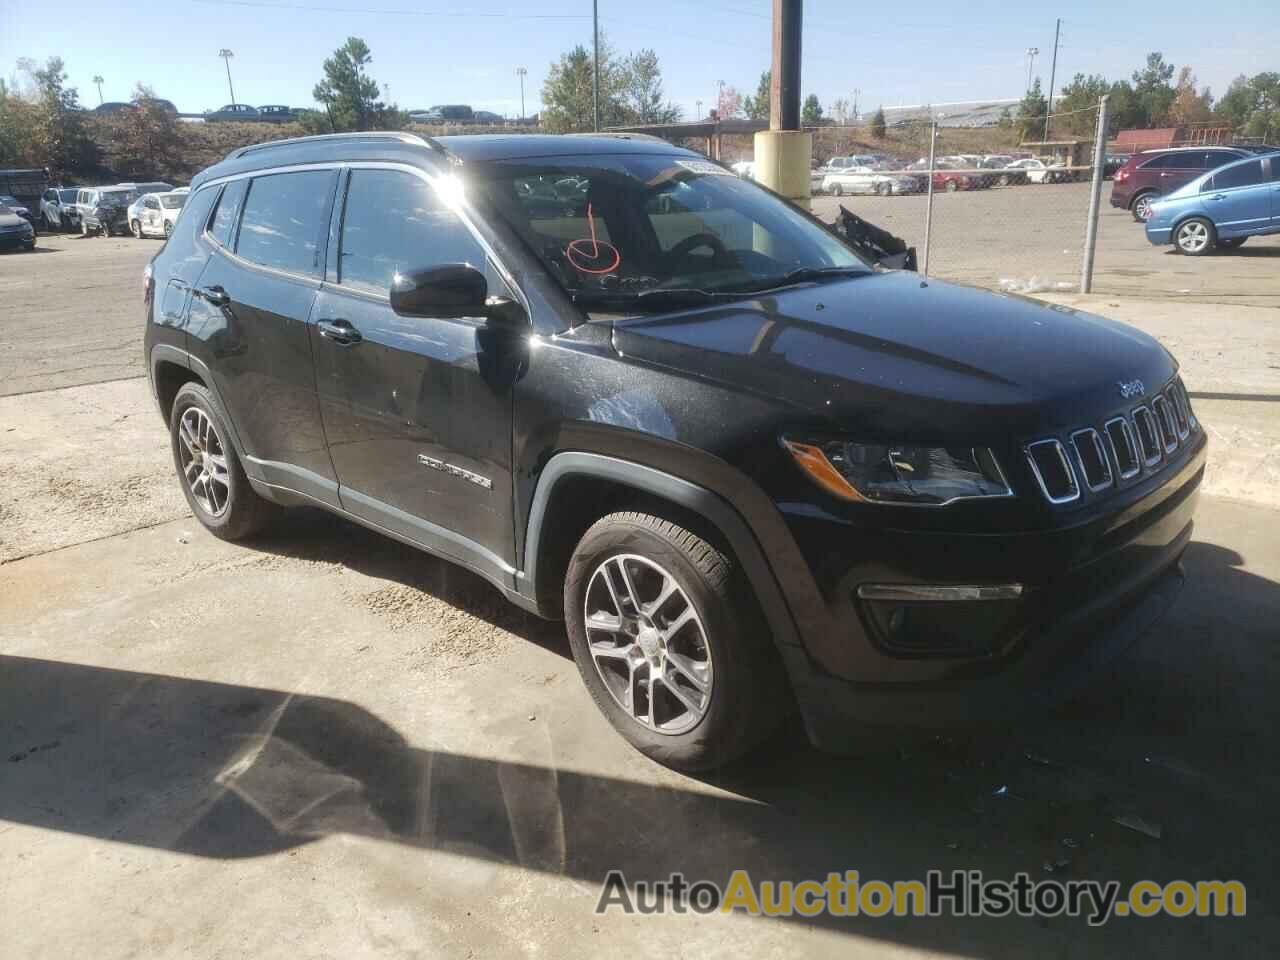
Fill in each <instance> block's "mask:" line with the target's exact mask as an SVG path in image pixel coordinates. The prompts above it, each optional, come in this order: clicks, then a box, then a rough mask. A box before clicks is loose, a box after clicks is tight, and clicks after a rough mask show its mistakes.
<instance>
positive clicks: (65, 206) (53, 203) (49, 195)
mask: <svg viewBox="0 0 1280 960" xmlns="http://www.w3.org/2000/svg"><path fill="white" fill-rule="evenodd" d="M77 193H79V191H78V190H76V188H75V187H50V188H49V189H48V190H46V191H45V192H44V195H43V196H41V198H40V223H41V225H42V226H43V227H44V228H45V230H49V231H52V230H79V229H80V211H79V210H78V209H77V208H76V194H77Z"/></svg>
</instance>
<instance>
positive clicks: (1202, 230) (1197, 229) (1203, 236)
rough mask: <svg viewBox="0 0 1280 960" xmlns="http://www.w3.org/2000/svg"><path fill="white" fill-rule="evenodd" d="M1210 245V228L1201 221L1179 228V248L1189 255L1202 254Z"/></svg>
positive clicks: (1193, 221) (1194, 221)
mask: <svg viewBox="0 0 1280 960" xmlns="http://www.w3.org/2000/svg"><path fill="white" fill-rule="evenodd" d="M1208 245H1209V228H1208V227H1207V226H1205V225H1204V224H1203V223H1201V222H1200V221H1199V220H1192V221H1191V222H1190V223H1184V224H1183V225H1182V226H1180V227H1179V228H1178V246H1179V247H1181V248H1182V249H1183V250H1185V251H1186V252H1187V253H1200V252H1201V251H1202V250H1204V248H1205V247H1207V246H1208Z"/></svg>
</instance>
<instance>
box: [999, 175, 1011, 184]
mask: <svg viewBox="0 0 1280 960" xmlns="http://www.w3.org/2000/svg"><path fill="white" fill-rule="evenodd" d="M999 183H1000V186H1002V187H1007V186H1008V185H1009V175H1008V174H1007V173H1002V174H1001V175H1000V181H999Z"/></svg>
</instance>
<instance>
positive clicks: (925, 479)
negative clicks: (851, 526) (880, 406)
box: [782, 438, 1013, 507]
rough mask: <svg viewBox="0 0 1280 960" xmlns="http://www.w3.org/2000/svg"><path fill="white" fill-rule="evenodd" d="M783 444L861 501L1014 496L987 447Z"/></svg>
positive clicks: (916, 502)
mask: <svg viewBox="0 0 1280 960" xmlns="http://www.w3.org/2000/svg"><path fill="white" fill-rule="evenodd" d="M782 445H783V446H784V447H785V448H786V449H787V451H788V452H790V454H791V456H792V457H793V458H794V459H795V461H796V463H797V464H799V466H800V468H801V469H802V470H804V472H805V473H807V474H808V475H809V477H810V478H811V479H812V480H813V481H814V482H816V483H817V484H818V486H820V487H822V488H823V489H824V490H826V491H827V492H828V493H831V494H834V495H835V496H837V497H840V498H841V499H842V500H851V501H853V502H856V503H897V504H907V505H912V506H920V507H942V506H946V505H947V504H948V503H953V502H955V501H956V500H979V499H987V498H996V497H1010V496H1013V491H1012V490H1011V489H1010V487H1009V483H1008V481H1007V480H1005V477H1004V473H1003V471H1001V469H1000V464H999V463H997V462H996V458H995V455H994V454H993V453H992V452H991V451H990V450H989V449H988V448H986V447H955V448H953V447H922V446H913V445H910V444H868V443H850V442H848V441H845V440H814V441H807V440H797V439H793V438H784V439H783V441H782Z"/></svg>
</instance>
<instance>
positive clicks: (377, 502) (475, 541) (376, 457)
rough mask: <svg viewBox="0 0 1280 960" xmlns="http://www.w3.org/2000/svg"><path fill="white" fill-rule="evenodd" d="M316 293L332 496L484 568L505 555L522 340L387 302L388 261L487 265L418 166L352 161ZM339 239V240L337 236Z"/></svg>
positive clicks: (496, 567) (410, 266)
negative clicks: (410, 312) (335, 485)
mask: <svg viewBox="0 0 1280 960" xmlns="http://www.w3.org/2000/svg"><path fill="white" fill-rule="evenodd" d="M340 193H345V196H344V197H342V199H340V201H339V202H338V203H336V204H335V210H334V224H333V229H332V236H333V237H334V240H333V241H331V243H330V246H331V248H333V249H331V251H330V271H329V272H328V274H327V279H326V282H325V284H324V286H323V287H322V288H321V290H320V293H319V295H318V297H317V299H316V305H315V313H314V316H315V325H314V326H313V328H312V347H313V350H314V353H315V358H316V385H317V389H318V390H319V394H320V405H321V410H322V414H323V418H324V429H325V434H326V437H327V439H328V443H329V453H330V456H331V457H332V460H333V465H334V469H335V470H336V471H337V475H338V482H339V484H340V487H339V494H340V497H341V499H342V505H343V507H344V508H345V509H347V510H348V511H350V512H351V513H352V514H354V515H356V516H359V517H361V518H363V519H366V520H369V521H372V522H374V523H377V524H378V525H379V526H382V527H384V528H386V529H388V530H391V531H393V532H395V533H398V534H399V535H401V536H403V537H407V538H409V539H411V540H413V541H415V542H418V543H422V544H424V545H426V546H428V547H430V548H431V549H433V550H434V551H436V552H438V553H442V554H444V555H446V556H449V557H451V558H453V559H455V560H458V561H460V562H462V563H464V564H467V565H469V566H472V567H473V568H477V569H480V570H482V571H483V572H485V573H487V574H489V575H491V576H492V575H494V574H499V575H506V574H509V573H510V570H511V566H512V564H513V560H514V545H513V530H512V516H511V405H512V386H513V382H514V379H515V376H516V374H517V372H518V369H517V367H518V365H517V364H515V363H514V362H513V358H514V356H515V354H516V352H517V351H518V350H520V349H524V347H523V343H522V342H521V340H522V338H518V337H513V336H511V335H503V334H495V332H494V331H492V330H490V329H487V328H486V327H485V325H484V322H483V320H480V319H460V320H459V319H438V318H429V317H405V316H400V315H398V314H397V313H396V312H395V311H393V310H392V309H391V305H390V302H389V298H388V295H389V291H390V286H391V280H392V277H393V276H394V275H395V274H396V272H397V271H404V272H407V271H411V270H417V269H421V268H424V267H430V266H435V265H439V264H444V263H469V264H472V265H473V266H476V267H477V268H481V269H485V270H486V273H487V275H488V277H489V285H490V287H489V292H490V293H491V294H500V295H503V294H505V293H506V291H505V290H504V289H503V288H502V287H501V286H499V285H500V284H502V281H501V280H500V279H499V276H498V273H497V271H496V269H494V268H493V267H492V265H491V264H490V263H489V260H488V258H487V256H486V253H485V249H484V248H483V247H482V246H481V244H480V242H479V241H478V240H477V239H476V238H475V236H474V235H473V234H472V232H471V231H470V229H469V228H468V227H467V225H466V224H465V223H464V222H463V221H462V219H461V218H460V217H459V215H458V214H457V213H456V212H454V210H453V209H451V208H450V206H449V204H448V203H446V202H445V201H444V200H443V199H442V198H441V197H440V196H439V195H438V194H437V193H436V191H435V189H434V188H433V187H432V186H431V185H430V184H429V183H427V182H426V180H424V179H423V178H422V176H420V175H419V174H417V173H416V172H409V171H408V170H405V169H391V168H374V167H361V168H357V169H354V170H352V171H350V174H349V182H348V184H347V187H346V190H345V191H341V190H340ZM335 241H336V242H335Z"/></svg>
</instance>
